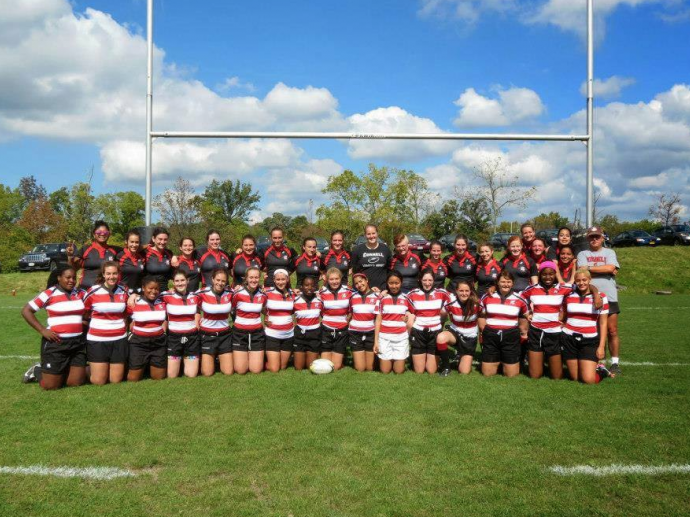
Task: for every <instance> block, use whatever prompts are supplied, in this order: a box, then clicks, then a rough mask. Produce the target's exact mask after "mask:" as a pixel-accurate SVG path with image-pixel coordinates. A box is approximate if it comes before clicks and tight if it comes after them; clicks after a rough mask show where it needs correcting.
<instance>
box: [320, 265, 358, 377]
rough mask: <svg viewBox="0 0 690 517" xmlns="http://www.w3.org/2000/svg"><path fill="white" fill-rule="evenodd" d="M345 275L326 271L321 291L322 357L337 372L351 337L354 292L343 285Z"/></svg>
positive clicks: (334, 269)
mask: <svg viewBox="0 0 690 517" xmlns="http://www.w3.org/2000/svg"><path fill="white" fill-rule="evenodd" d="M342 280H343V274H342V273H341V272H340V270H339V269H338V268H335V267H332V268H330V269H329V270H328V271H326V283H325V284H324V286H323V287H322V288H321V290H320V291H319V298H320V299H321V302H322V303H323V311H322V312H321V315H322V319H321V357H322V358H323V359H329V360H331V361H333V365H334V367H335V369H336V370H340V369H341V368H342V367H343V359H344V358H345V354H346V353H347V345H348V341H349V335H348V332H347V318H348V315H349V311H350V298H351V297H352V295H353V294H354V291H353V290H352V289H350V288H349V287H347V286H346V285H343V283H342Z"/></svg>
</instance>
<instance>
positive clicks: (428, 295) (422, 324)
mask: <svg viewBox="0 0 690 517" xmlns="http://www.w3.org/2000/svg"><path fill="white" fill-rule="evenodd" d="M407 299H408V300H409V301H410V304H411V305H412V311H411V312H412V314H414V315H415V320H414V324H413V325H412V328H416V329H417V330H432V331H433V330H441V310H442V309H443V306H444V305H446V304H447V303H448V302H449V301H450V296H449V294H448V291H446V290H445V289H432V290H431V291H428V292H426V291H424V290H422V289H413V290H412V291H410V292H409V293H408V294H407Z"/></svg>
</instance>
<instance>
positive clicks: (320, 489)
mask: <svg viewBox="0 0 690 517" xmlns="http://www.w3.org/2000/svg"><path fill="white" fill-rule="evenodd" d="M628 251H629V250H625V252H628ZM636 251H638V250H630V252H636ZM641 251H644V252H646V251H647V250H641ZM652 251H654V250H652ZM670 251H673V252H674V253H675V252H676V250H670ZM621 255H622V257H621V260H623V258H624V257H623V256H625V255H627V253H621ZM686 265H687V264H686ZM676 266H677V264H676ZM669 267H672V266H669ZM680 269H687V267H686V268H680ZM621 273H622V274H623V271H622V272H621ZM657 273H658V272H657ZM658 274H663V271H662V272H661V273H658ZM30 276H32V275H22V276H21V278H22V279H24V278H26V279H27V280H22V281H24V282H27V284H25V285H28V283H29V281H30V279H29V277H30ZM38 276H39V275H36V277H38ZM2 277H6V278H5V279H2ZM9 277H12V275H0V292H2V294H0V321H2V332H1V333H0V356H2V357H3V359H0V401H1V402H0V466H30V465H38V464H42V465H45V466H49V467H58V466H70V467H96V466H98V467H117V468H123V469H130V470H133V471H134V472H136V474H137V476H136V477H130V478H120V479H114V480H110V481H96V480H81V479H62V478H56V477H42V476H25V475H11V474H0V515H3V516H4V515H7V516H17V515H41V516H53V515H57V516H75V515H78V516H80V515H84V516H86V515H88V516H93V515H114V516H115V515H116V516H121V515H147V516H151V517H153V516H159V515H160V516H169V515H218V516H227V515H239V516H245V515H247V516H249V515H261V516H265V515H271V516H272V515H275V516H288V515H292V516H302V515H308V516H339V515H342V516H345V515H348V516H349V515H353V516H354V515H366V516H379V515H380V516H432V515H457V514H464V515H510V516H513V515H525V516H533V515H554V516H555V515H558V516H563V515H566V516H569V515H581V516H590V515H655V516H662V515H663V516H666V515H690V475H689V474H687V473H686V474H682V473H681V474H678V473H676V474H663V475H657V476H645V475H632V474H631V475H614V476H607V477H594V476H585V475H581V476H574V477H561V476H557V475H555V474H553V473H552V472H550V471H549V470H548V469H549V467H552V466H555V465H563V466H574V465H582V464H589V465H593V466H609V465H612V464H622V465H631V464H640V465H669V464H688V463H690V441H689V440H688V429H689V428H690V411H688V410H689V408H690V407H689V406H690V405H689V403H688V402H689V400H690V399H689V395H690V376H689V375H688V374H689V373H690V366H689V365H690V338H689V337H688V333H687V324H688V317H687V314H688V313H689V312H688V309H689V308H690V295H688V294H679V295H673V296H655V295H644V294H631V291H633V292H634V290H632V289H631V288H629V289H628V290H626V291H625V292H624V293H622V295H621V306H622V310H623V314H622V316H621V325H620V326H621V340H622V354H621V355H622V360H623V361H625V362H628V363H643V362H653V363H656V364H665V363H666V364H667V363H673V364H675V366H644V365H625V363H624V366H623V375H622V376H621V377H619V378H617V379H613V380H606V381H604V382H603V383H602V384H599V385H597V386H583V385H580V384H577V383H573V382H569V381H558V382H557V381H551V380H548V379H541V380H537V381H535V380H531V379H528V378H525V377H519V378H517V379H504V378H500V377H497V378H490V379H485V378H482V377H481V376H480V375H478V374H477V373H473V374H471V375H470V376H468V377H461V376H459V375H453V376H451V377H449V378H447V379H440V378H437V377H430V376H427V375H424V376H416V375H414V374H413V373H409V372H408V373H406V374H405V375H402V376H397V377H394V376H383V375H381V374H378V373H370V374H357V373H355V372H353V371H352V370H350V369H349V368H348V369H345V370H343V371H341V372H339V373H336V374H332V375H328V376H314V375H311V374H309V373H308V372H295V371H291V370H288V371H286V372H282V373H280V374H277V375H271V374H268V373H264V374H262V375H259V376H245V377H240V376H236V375H235V376H231V377H224V376H222V375H216V376H214V377H213V378H209V379H205V378H198V379H172V380H165V381H161V382H153V381H144V382H142V383H139V384H126V383H124V384H121V385H113V386H105V387H101V388H99V387H95V386H85V387H82V388H74V389H65V390H61V391H58V392H50V393H47V392H42V391H41V389H40V388H39V387H38V386H37V385H36V384H31V385H23V384H21V383H20V378H21V375H22V373H23V372H24V370H25V369H26V368H27V367H28V366H29V365H30V364H31V362H32V361H31V360H29V359H21V358H9V357H8V356H37V355H38V336H37V334H36V333H35V332H34V331H32V330H30V329H29V328H28V326H27V325H26V324H25V323H24V322H23V320H22V319H21V316H20V315H19V307H20V306H21V305H22V304H23V303H24V302H25V301H26V300H27V299H28V298H29V294H33V293H30V291H29V290H28V287H26V288H24V289H21V290H20V292H19V294H18V295H17V296H16V297H12V296H9V295H7V294H6V292H7V291H6V290H5V289H6V287H7V282H10V283H11V282H14V283H16V282H17V281H18V280H14V279H11V278H9ZM631 277H632V276H631ZM622 278H625V277H622ZM35 281H36V282H37V283H38V282H39V281H38V279H36V280H35ZM43 281H45V280H43ZM645 282H646V284H645V285H647V284H648V285H649V286H653V285H656V284H655V282H656V280H655V279H654V278H653V277H652V278H650V277H649V275H647V277H645ZM621 283H623V282H622V281H621ZM681 288H682V289H687V288H688V286H687V283H686V284H685V285H684V286H678V290H680V289H681ZM674 290H677V289H676V286H675V285H674Z"/></svg>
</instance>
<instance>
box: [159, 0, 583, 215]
mask: <svg viewBox="0 0 690 517" xmlns="http://www.w3.org/2000/svg"><path fill="white" fill-rule="evenodd" d="M593 1H594V0H586V2H587V133H586V134H584V135H558V134H555V135H539V134H520V133H517V134H510V133H503V134H501V133H342V132H340V133H333V132H331V133H329V132H290V131H154V130H153V0H147V9H146V43H147V53H148V59H147V61H148V62H147V75H146V79H147V81H146V225H147V226H149V225H150V224H151V177H152V172H153V170H152V169H153V160H152V155H153V139H154V138H285V139H336V140H353V139H369V140H501V141H514V140H519V141H557V142H573V141H581V142H583V143H584V144H585V146H586V148H587V180H586V184H587V194H586V196H587V213H586V222H587V226H592V224H594V221H593V215H594V214H593V211H594V181H593V180H594V176H593V169H592V165H593V163H592V162H593V158H594V155H593V149H592V144H593V136H594V135H593V114H594V89H593V86H594V84H593V83H594V11H593V8H594V6H593Z"/></svg>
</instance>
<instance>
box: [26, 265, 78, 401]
mask: <svg viewBox="0 0 690 517" xmlns="http://www.w3.org/2000/svg"><path fill="white" fill-rule="evenodd" d="M56 278H57V283H56V284H55V285H53V286H51V287H49V288H48V289H46V290H45V291H43V292H42V293H40V294H39V295H38V296H36V298H34V299H33V300H31V301H30V302H29V303H27V304H26V305H25V306H24V308H23V309H22V316H23V317H24V319H25V320H26V322H27V323H28V324H29V325H31V327H33V328H34V329H35V330H36V331H37V332H38V333H39V334H41V338H42V339H41V363H40V365H36V366H32V367H31V369H30V370H29V372H27V375H25V377H24V378H25V382H28V381H29V380H32V379H33V377H32V376H35V378H36V379H37V380H38V381H39V383H40V385H41V387H42V388H43V389H44V390H56V389H58V388H62V387H63V386H65V385H67V386H81V385H82V384H84V381H85V380H86V342H85V341H84V326H83V321H82V320H83V316H84V311H85V308H84V295H85V294H86V293H85V292H84V291H83V290H82V289H77V288H75V286H76V284H77V274H76V271H75V269H74V268H73V267H72V266H63V267H61V268H60V269H58V271H57V277H56ZM40 309H45V310H46V312H47V313H48V326H47V327H44V326H43V325H41V323H40V322H39V321H38V319H36V312H38V311H39V310H40Z"/></svg>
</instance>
